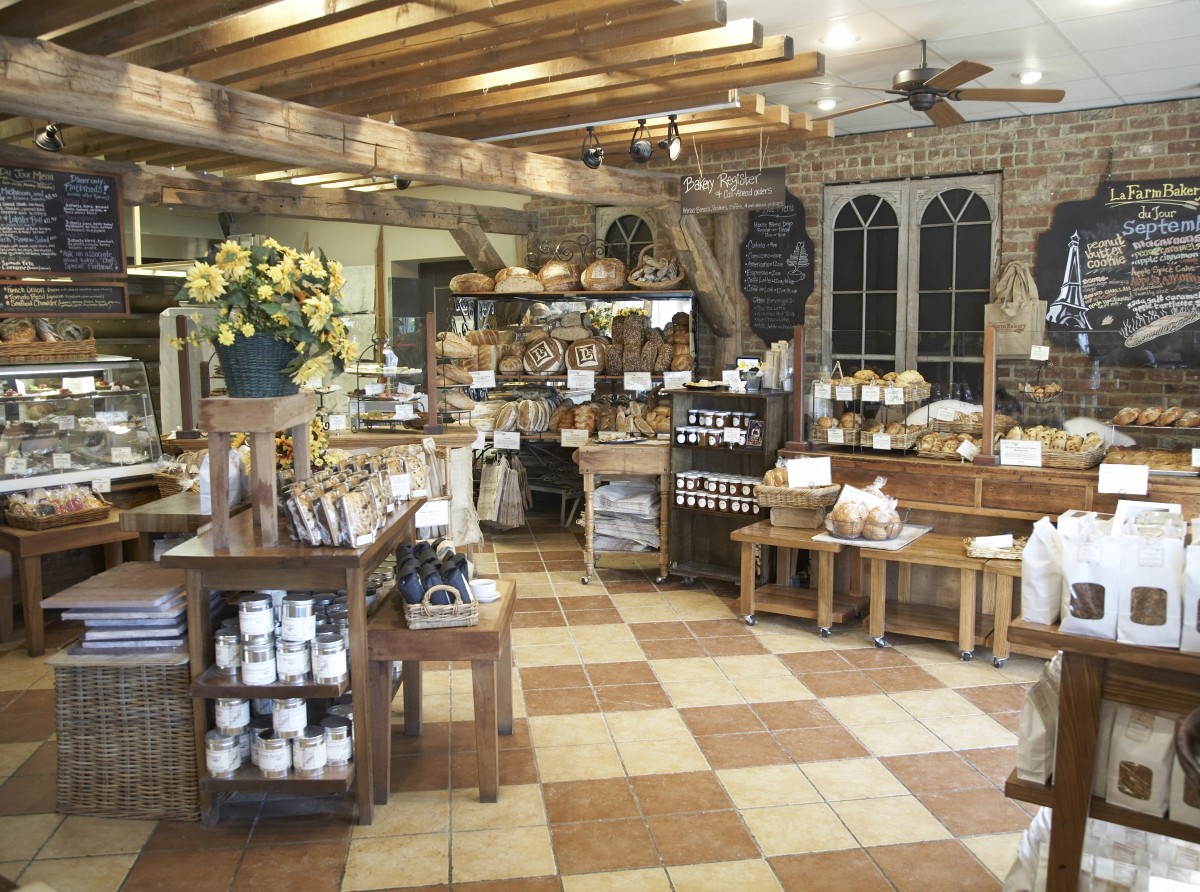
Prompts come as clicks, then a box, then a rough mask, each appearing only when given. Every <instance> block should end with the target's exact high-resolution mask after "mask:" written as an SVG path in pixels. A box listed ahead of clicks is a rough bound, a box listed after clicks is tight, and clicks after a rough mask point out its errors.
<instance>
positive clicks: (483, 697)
mask: <svg viewBox="0 0 1200 892" xmlns="http://www.w3.org/2000/svg"><path fill="white" fill-rule="evenodd" d="M496 588H497V590H498V592H499V594H500V597H499V599H497V600H495V601H492V602H490V603H487V604H480V605H479V623H478V625H474V626H460V627H457V628H447V629H417V630H415V631H414V630H412V629H409V628H408V626H407V625H406V624H405V622H404V608H403V606H402V605H401V603H399V602H398V600H397V598H396V597H393V598H391V599H389V601H388V603H387V604H385V605H384V606H383V608H382V609H381V610H379V612H378V613H377V614H376V615H375V617H374V618H373V619H372V620H371V623H370V625H369V626H368V628H367V655H368V658H369V660H370V670H369V671H370V675H369V676H368V687H369V688H370V695H369V696H370V700H371V718H372V724H371V731H370V733H371V737H372V740H371V758H372V760H373V762H372V765H371V770H370V776H371V778H372V783H373V784H374V788H375V791H374V792H375V802H377V803H379V804H380V805H383V804H386V803H387V801H388V796H389V794H390V792H391V752H392V728H391V721H390V718H389V717H390V715H391V705H392V698H393V697H394V696H395V691H396V689H395V687H394V686H393V684H392V662H393V661H394V660H403V661H404V666H403V668H402V670H401V680H402V682H403V687H404V733H405V734H408V735H417V734H420V733H421V662H422V661H423V660H435V661H447V660H470V662H471V687H472V691H473V693H474V705H475V750H476V759H477V760H478V768H479V801H480V802H495V801H496V799H497V798H498V796H499V790H500V756H499V747H498V746H497V740H496V735H497V733H499V734H512V732H513V692H512V616H513V609H514V607H515V605H516V602H517V593H516V584H515V583H513V582H511V581H508V580H500V581H499V582H498V584H497V586H496ZM355 700H356V701H357V697H356V698H355ZM357 710H358V707H357V705H356V706H355V714H354V720H355V724H356V725H357V724H358V711H357ZM356 733H357V734H360V735H361V734H364V733H365V731H364V729H363V726H362V725H358V731H357V732H356Z"/></svg>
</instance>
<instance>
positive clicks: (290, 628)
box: [280, 592, 317, 641]
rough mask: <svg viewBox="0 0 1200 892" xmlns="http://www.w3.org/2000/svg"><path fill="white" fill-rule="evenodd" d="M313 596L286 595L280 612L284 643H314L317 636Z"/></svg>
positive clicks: (294, 593) (298, 593)
mask: <svg viewBox="0 0 1200 892" xmlns="http://www.w3.org/2000/svg"><path fill="white" fill-rule="evenodd" d="M314 611H315V608H314V606H313V596H312V595H309V594H304V593H301V592H292V593H291V594H290V595H285V596H284V599H283V606H282V608H281V610H280V613H281V616H282V623H283V633H282V637H283V640H284V641H312V639H313V638H315V637H316V635H317V617H316V613H315V612H314Z"/></svg>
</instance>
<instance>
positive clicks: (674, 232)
mask: <svg viewBox="0 0 1200 892" xmlns="http://www.w3.org/2000/svg"><path fill="white" fill-rule="evenodd" d="M653 214H654V218H655V220H656V221H657V222H658V232H659V233H660V234H662V235H667V236H668V237H669V238H670V240H671V241H672V242H673V244H672V247H673V248H674V249H675V254H676V256H677V257H678V258H679V262H680V263H681V264H682V265H683V268H684V269H685V270H686V271H687V273H688V277H689V278H690V279H691V280H692V282H693V283H694V284H695V286H696V300H697V301H698V302H699V304H700V310H701V312H703V313H704V318H705V319H707V320H708V321H709V324H710V325H712V327H713V331H714V332H716V334H717V336H718V337H722V338H727V337H730V336H731V335H732V334H733V331H734V328H735V325H736V319H735V318H734V314H733V304H732V301H731V300H730V299H729V289H728V281H727V276H729V275H731V274H732V272H731V271H729V270H724V269H722V268H721V266H720V265H719V264H718V263H717V260H716V258H715V257H714V256H713V252H712V248H711V247H710V246H709V244H708V240H707V239H706V238H705V236H704V232H703V231H702V230H701V228H700V224H699V222H698V221H697V220H696V218H695V217H694V216H689V217H685V216H684V215H683V210H682V208H681V207H680V205H679V203H678V202H672V203H671V204H669V205H667V206H666V207H665V208H659V209H656V210H655V211H654V212H653Z"/></svg>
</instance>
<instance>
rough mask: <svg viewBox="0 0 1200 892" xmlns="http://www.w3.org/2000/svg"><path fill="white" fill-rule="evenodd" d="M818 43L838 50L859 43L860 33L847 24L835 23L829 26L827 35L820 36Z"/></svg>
mask: <svg viewBox="0 0 1200 892" xmlns="http://www.w3.org/2000/svg"><path fill="white" fill-rule="evenodd" d="M817 43H820V44H822V45H824V46H827V47H829V48H831V49H835V50H836V49H841V48H843V47H847V46H850V45H851V44H855V43H858V35H857V34H855V33H854V32H853V31H851V30H850V29H849V28H847V27H846V26H845V25H842V24H835V25H831V26H830V27H829V30H828V31H826V32H825V36H824V37H821V38H819V39H818V40H817Z"/></svg>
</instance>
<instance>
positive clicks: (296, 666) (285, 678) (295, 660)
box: [275, 605, 310, 684]
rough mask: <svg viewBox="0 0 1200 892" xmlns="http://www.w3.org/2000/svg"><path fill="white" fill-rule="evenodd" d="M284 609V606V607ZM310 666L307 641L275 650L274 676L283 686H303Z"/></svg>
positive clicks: (281, 645) (287, 643) (288, 644)
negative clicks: (277, 677)
mask: <svg viewBox="0 0 1200 892" xmlns="http://www.w3.org/2000/svg"><path fill="white" fill-rule="evenodd" d="M284 609H287V608H286V605H285V607H284ZM309 666H310V661H309V650H308V642H307V641H288V640H287V639H286V638H285V639H284V640H283V641H280V642H279V646H278V647H276V648H275V674H276V675H277V676H279V680H280V681H281V682H283V683H284V684H303V683H304V682H305V681H307V680H308V670H309Z"/></svg>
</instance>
